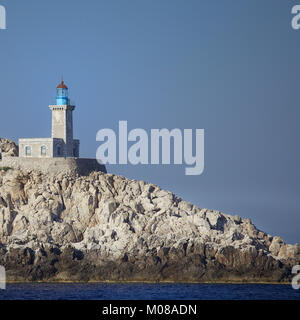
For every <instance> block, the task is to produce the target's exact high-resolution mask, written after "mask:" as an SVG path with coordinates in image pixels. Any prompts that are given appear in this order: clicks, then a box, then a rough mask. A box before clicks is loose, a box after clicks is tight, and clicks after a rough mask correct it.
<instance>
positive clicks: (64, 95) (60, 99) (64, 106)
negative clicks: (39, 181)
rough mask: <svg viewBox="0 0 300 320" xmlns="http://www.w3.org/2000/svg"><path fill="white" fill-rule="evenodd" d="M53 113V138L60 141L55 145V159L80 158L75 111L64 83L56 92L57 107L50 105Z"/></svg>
mask: <svg viewBox="0 0 300 320" xmlns="http://www.w3.org/2000/svg"><path fill="white" fill-rule="evenodd" d="M49 108H50V109H51V111H52V138H53V139H55V140H57V139H59V140H61V141H62V142H63V143H61V141H58V142H57V143H56V144H55V145H54V154H53V156H54V157H61V156H63V157H65V158H68V157H79V140H74V139H73V111H74V110H75V106H73V105H71V104H70V99H69V96H68V87H67V86H66V85H65V84H64V82H63V81H61V83H60V84H59V85H58V87H57V90H56V105H50V106H49Z"/></svg>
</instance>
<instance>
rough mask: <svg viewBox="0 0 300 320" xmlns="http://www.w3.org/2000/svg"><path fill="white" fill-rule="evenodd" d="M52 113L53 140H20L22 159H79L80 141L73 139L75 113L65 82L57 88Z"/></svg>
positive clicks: (20, 155) (51, 106)
mask: <svg viewBox="0 0 300 320" xmlns="http://www.w3.org/2000/svg"><path fill="white" fill-rule="evenodd" d="M49 108H50V109H51V111H52V136H51V138H31V139H19V157H20V158H30V157H31V158H79V140H74V139H73V115H72V113H73V111H74V109H75V106H72V105H71V104H70V100H69V98H68V87H67V86H66V85H65V84H64V82H63V81H61V83H60V84H59V86H58V87H57V94H56V105H50V106H49Z"/></svg>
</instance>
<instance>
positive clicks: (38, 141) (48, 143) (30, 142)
mask: <svg viewBox="0 0 300 320" xmlns="http://www.w3.org/2000/svg"><path fill="white" fill-rule="evenodd" d="M53 143H54V141H53V139H51V138H30V139H29V138H28V139H19V157H21V158H23V157H26V151H25V148H26V147H30V148H31V155H30V156H29V157H31V158H42V157H43V158H44V157H45V156H46V157H53ZM42 147H45V148H46V155H45V156H43V155H42V154H41V148H42Z"/></svg>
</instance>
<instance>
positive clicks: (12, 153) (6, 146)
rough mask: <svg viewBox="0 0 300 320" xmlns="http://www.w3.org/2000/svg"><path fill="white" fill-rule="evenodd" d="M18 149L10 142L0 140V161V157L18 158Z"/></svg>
mask: <svg viewBox="0 0 300 320" xmlns="http://www.w3.org/2000/svg"><path fill="white" fill-rule="evenodd" d="M18 156H19V148H18V146H17V145H16V144H15V143H14V142H13V141H11V140H8V139H4V138H0V159H1V157H3V158H4V157H18Z"/></svg>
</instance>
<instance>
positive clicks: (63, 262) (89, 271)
mask: <svg viewBox="0 0 300 320" xmlns="http://www.w3.org/2000/svg"><path fill="white" fill-rule="evenodd" d="M299 262H300V245H289V244H285V242H284V241H283V240H282V239H281V238H279V237H272V236H271V235H268V234H266V233H264V232H262V231H260V230H258V229H257V228H256V227H255V226H254V225H253V224H252V223H251V221H250V220H249V219H242V218H241V217H239V216H231V215H228V214H224V213H221V212H218V211H212V210H208V209H200V208H198V207H197V206H194V205H192V204H191V203H188V202H185V201H183V200H182V199H180V198H178V197H176V196H175V195H174V194H172V193H171V192H168V191H164V190H161V189H160V188H159V187H158V186H156V185H153V184H147V183H145V182H144V181H134V180H128V179H126V178H123V177H120V176H116V175H111V174H104V173H101V172H94V173H92V174H90V175H89V176H86V177H83V176H76V175H58V176H56V177H51V176H47V175H44V174H42V173H39V172H37V171H29V172H28V171H19V170H8V171H1V170H0V264H1V265H4V266H5V267H6V270H7V277H8V279H9V280H14V281H17V280H18V281H37V280H43V281H105V280H116V281H196V282H202V281H289V279H290V278H291V267H292V266H293V265H295V264H299Z"/></svg>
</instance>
